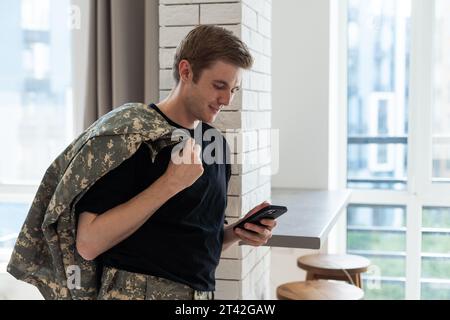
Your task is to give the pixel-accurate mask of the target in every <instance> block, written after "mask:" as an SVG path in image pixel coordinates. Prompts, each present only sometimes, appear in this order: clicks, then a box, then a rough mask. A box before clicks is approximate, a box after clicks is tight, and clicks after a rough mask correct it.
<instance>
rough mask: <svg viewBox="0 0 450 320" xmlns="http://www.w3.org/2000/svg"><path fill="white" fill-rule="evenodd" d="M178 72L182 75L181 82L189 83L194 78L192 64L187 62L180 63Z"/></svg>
mask: <svg viewBox="0 0 450 320" xmlns="http://www.w3.org/2000/svg"><path fill="white" fill-rule="evenodd" d="M178 72H179V73H180V80H181V81H188V80H192V78H193V74H192V68H191V64H190V63H189V61H187V60H181V61H180V63H179V65H178Z"/></svg>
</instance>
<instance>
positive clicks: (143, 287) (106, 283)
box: [98, 267, 213, 300]
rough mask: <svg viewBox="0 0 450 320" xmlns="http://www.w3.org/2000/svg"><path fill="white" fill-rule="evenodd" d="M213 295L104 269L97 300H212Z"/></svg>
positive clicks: (174, 284) (122, 271) (133, 274)
mask: <svg viewBox="0 0 450 320" xmlns="http://www.w3.org/2000/svg"><path fill="white" fill-rule="evenodd" d="M212 299H213V293H212V292H205V291H196V290H194V289H192V288H190V287H189V286H187V285H184V284H181V283H177V282H173V281H170V280H167V279H164V278H158V277H154V276H150V275H145V274H139V273H132V272H128V271H124V270H119V269H116V268H112V267H105V268H104V270H103V275H102V285H101V288H100V291H99V295H98V300H212Z"/></svg>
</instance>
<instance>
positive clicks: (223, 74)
mask: <svg viewBox="0 0 450 320" xmlns="http://www.w3.org/2000/svg"><path fill="white" fill-rule="evenodd" d="M190 78H191V79H190V80H189V81H188V83H187V86H186V91H185V93H186V94H185V98H186V106H187V107H188V109H189V111H190V112H191V113H192V115H193V116H194V117H195V118H196V119H198V120H200V121H203V122H206V123H212V122H214V121H215V119H216V117H217V115H218V114H219V112H220V110H221V109H222V108H224V107H226V106H228V105H230V103H231V101H232V100H233V97H234V94H235V93H236V92H237V91H238V90H239V86H240V84H241V79H242V69H241V68H239V67H237V66H234V65H232V64H229V63H226V62H222V61H217V62H215V63H214V64H213V65H212V66H211V67H210V68H209V69H204V70H203V72H202V73H201V75H200V77H199V78H198V81H197V83H194V82H193V81H192V77H190Z"/></svg>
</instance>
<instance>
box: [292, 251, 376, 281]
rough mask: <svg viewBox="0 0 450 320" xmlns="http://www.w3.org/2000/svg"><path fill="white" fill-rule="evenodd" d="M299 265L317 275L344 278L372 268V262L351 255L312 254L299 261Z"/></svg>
mask: <svg viewBox="0 0 450 320" xmlns="http://www.w3.org/2000/svg"><path fill="white" fill-rule="evenodd" d="M297 265H298V266H299V267H300V268H302V269H303V270H306V271H308V272H313V273H314V274H317V275H330V276H342V275H345V272H344V271H343V270H345V271H346V272H347V273H349V274H356V273H363V272H366V271H367V268H369V266H370V260H369V259H366V258H364V257H361V256H355V255H349V254H342V255H340V254H310V255H306V256H302V257H300V258H298V259H297Z"/></svg>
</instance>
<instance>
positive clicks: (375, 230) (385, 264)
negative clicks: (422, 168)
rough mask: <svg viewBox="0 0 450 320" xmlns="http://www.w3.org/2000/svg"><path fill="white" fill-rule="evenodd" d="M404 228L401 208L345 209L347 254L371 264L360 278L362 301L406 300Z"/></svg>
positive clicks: (351, 207)
mask: <svg viewBox="0 0 450 320" xmlns="http://www.w3.org/2000/svg"><path fill="white" fill-rule="evenodd" d="M405 227H406V208H405V207H404V206H381V205H362V204H358V205H349V206H348V208H347V252H348V253H349V254H357V255H361V256H364V257H366V258H368V259H369V260H370V261H371V268H370V270H369V271H370V272H367V273H365V274H363V280H364V282H365V286H364V291H365V294H366V295H365V299H404V298H405V283H404V279H405V274H406V259H405V249H406V231H405V230H406V229H405Z"/></svg>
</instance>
